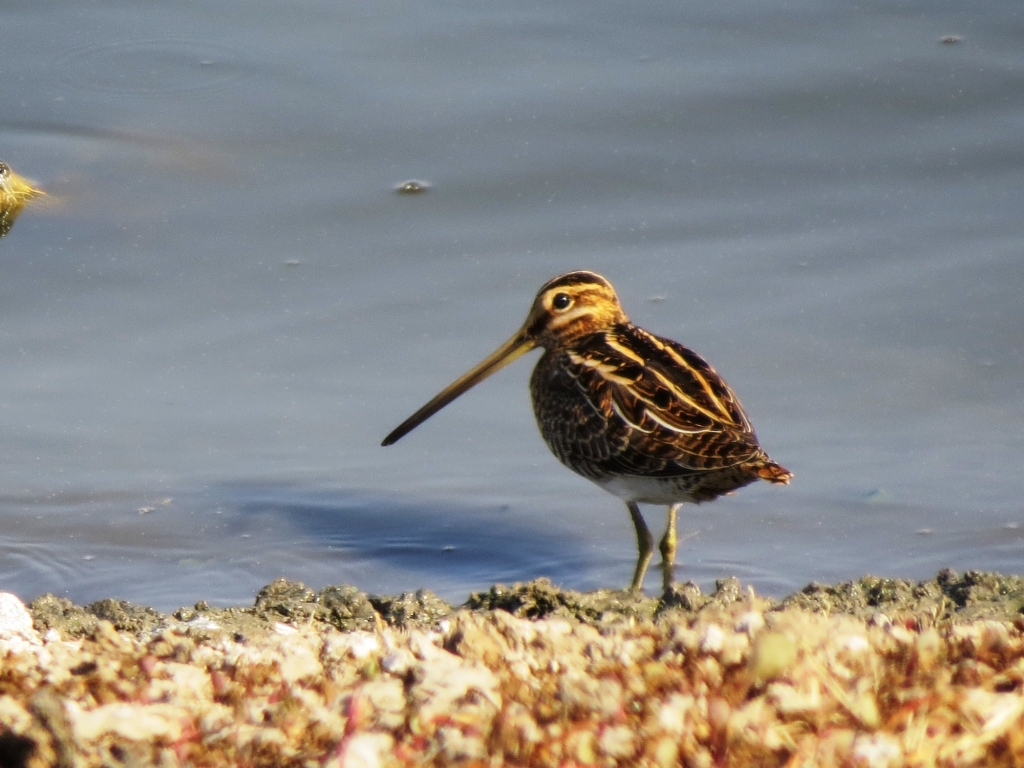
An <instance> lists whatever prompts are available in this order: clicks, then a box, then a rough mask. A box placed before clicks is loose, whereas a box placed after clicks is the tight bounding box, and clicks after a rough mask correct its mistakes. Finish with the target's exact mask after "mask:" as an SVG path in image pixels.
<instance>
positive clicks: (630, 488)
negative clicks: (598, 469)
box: [594, 475, 694, 504]
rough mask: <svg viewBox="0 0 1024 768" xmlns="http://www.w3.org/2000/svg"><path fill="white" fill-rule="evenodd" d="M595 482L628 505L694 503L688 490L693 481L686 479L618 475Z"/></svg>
mask: <svg viewBox="0 0 1024 768" xmlns="http://www.w3.org/2000/svg"><path fill="white" fill-rule="evenodd" d="M594 482H595V483H596V484H597V485H599V486H601V487H602V488H604V489H605V490H606V491H608V493H610V494H612V495H614V496H618V497H619V498H620V499H622V500H623V501H625V502H627V503H628V502H636V503H637V504H675V503H677V502H680V501H689V502H692V501H694V499H693V496H691V495H690V493H689V490H688V486H689V485H690V484H692V482H693V481H692V480H690V481H687V480H686V479H684V478H675V477H639V476H637V475H618V476H616V477H613V478H610V479H608V480H594Z"/></svg>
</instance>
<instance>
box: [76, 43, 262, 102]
mask: <svg viewBox="0 0 1024 768" xmlns="http://www.w3.org/2000/svg"><path fill="white" fill-rule="evenodd" d="M239 59H240V57H239V55H238V54H237V53H235V52H234V51H232V50H231V49H230V48H227V47H225V46H223V45H220V44H217V43H210V42H206V41H202V40H175V39H172V40H130V41H121V42H116V43H105V44H102V45H90V46H88V47H86V48H80V49H78V50H75V51H72V52H71V53H69V54H68V55H67V56H65V57H64V58H63V59H61V61H60V69H61V76H62V79H63V80H64V81H65V82H67V83H68V84H69V85H71V86H73V87H75V88H83V89H86V90H91V91H107V92H114V93H126V94H161V93H176V92H184V91H196V90H202V89H207V88H223V87H224V86H226V85H229V84H231V83H234V82H237V81H238V80H241V79H242V78H243V77H244V76H245V73H246V71H245V68H244V67H243V66H242V65H241V64H240V62H239Z"/></svg>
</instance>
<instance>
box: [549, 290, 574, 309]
mask: <svg viewBox="0 0 1024 768" xmlns="http://www.w3.org/2000/svg"><path fill="white" fill-rule="evenodd" d="M570 304H572V299H571V298H570V297H569V294H568V293H556V294H555V297H554V298H553V299H552V300H551V306H552V307H554V308H555V309H568V308H569V305H570Z"/></svg>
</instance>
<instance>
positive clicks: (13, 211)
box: [0, 160, 46, 237]
mask: <svg viewBox="0 0 1024 768" xmlns="http://www.w3.org/2000/svg"><path fill="white" fill-rule="evenodd" d="M45 194H46V193H45V192H43V191H42V190H41V189H35V188H34V187H33V186H32V185H31V184H29V183H28V182H27V181H26V180H25V179H24V178H22V177H21V176H19V175H18V174H16V173H15V172H14V169H13V168H11V166H9V165H8V164H7V163H5V162H4V161H3V160H0V237H3V236H4V235H6V234H7V233H8V232H10V231H11V227H13V226H14V220H15V219H17V218H18V214H19V213H21V209H22V208H24V207H25V203H27V202H28V201H29V200H31V199H32V198H33V197H37V196H39V195H45Z"/></svg>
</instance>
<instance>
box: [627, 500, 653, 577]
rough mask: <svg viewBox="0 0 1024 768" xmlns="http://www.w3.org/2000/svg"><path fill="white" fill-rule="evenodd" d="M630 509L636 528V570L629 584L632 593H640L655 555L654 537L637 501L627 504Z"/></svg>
mask: <svg viewBox="0 0 1024 768" xmlns="http://www.w3.org/2000/svg"><path fill="white" fill-rule="evenodd" d="M626 507H627V508H628V509H629V516H630V517H631V518H632V519H633V527H634V528H636V549H637V556H636V570H635V571H633V581H631V582H630V584H629V591H630V592H639V591H640V590H641V589H642V588H643V586H644V574H645V573H647V566H648V564H649V563H650V562H651V555H653V554H654V537H653V536H651V531H650V529H649V528H648V527H647V523H645V522H644V518H643V515H641V514H640V507H638V506H637V504H636V502H635V501H630V502H627V503H626Z"/></svg>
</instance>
